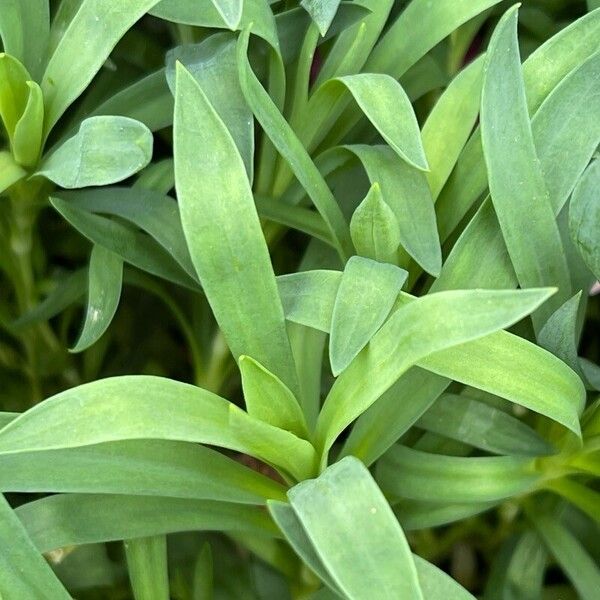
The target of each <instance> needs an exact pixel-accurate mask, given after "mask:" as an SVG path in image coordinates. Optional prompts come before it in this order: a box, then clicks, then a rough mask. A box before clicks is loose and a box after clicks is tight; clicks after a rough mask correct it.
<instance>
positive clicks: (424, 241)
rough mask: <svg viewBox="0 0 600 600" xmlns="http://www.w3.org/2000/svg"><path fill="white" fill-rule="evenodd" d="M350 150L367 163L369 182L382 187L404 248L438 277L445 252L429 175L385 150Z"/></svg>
mask: <svg viewBox="0 0 600 600" xmlns="http://www.w3.org/2000/svg"><path fill="white" fill-rule="evenodd" d="M347 150H349V151H350V152H352V153H353V154H355V155H356V156H357V157H358V158H359V159H360V161H361V162H362V163H363V166H364V168H365V170H366V172H367V175H368V177H369V181H370V182H371V183H372V184H373V183H375V182H377V183H378V184H379V185H380V187H381V195H382V197H383V199H384V201H385V202H386V204H387V205H388V206H389V207H390V208H391V209H392V211H393V212H394V214H395V215H396V220H397V221H398V226H399V228H400V243H401V245H402V247H403V248H404V249H405V250H406V251H407V252H408V254H410V256H412V257H413V258H414V259H415V260H416V261H417V262H418V263H419V265H421V267H423V269H425V271H427V272H428V273H431V274H432V275H434V276H437V275H438V274H439V272H440V269H441V266H442V252H441V249H440V240H439V235H438V231H437V223H436V218H435V210H434V206H433V198H432V196H431V191H430V189H429V184H428V183H427V177H426V174H425V173H423V172H421V171H418V170H417V169H415V168H413V167H411V166H409V165H407V164H406V163H405V162H404V161H402V160H400V159H399V158H398V157H397V156H396V155H395V154H394V152H393V151H392V150H391V149H390V148H387V147H385V146H366V145H354V146H347Z"/></svg>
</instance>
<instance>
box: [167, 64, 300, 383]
mask: <svg viewBox="0 0 600 600" xmlns="http://www.w3.org/2000/svg"><path fill="white" fill-rule="evenodd" d="M174 121H175V129H174V138H175V180H176V187H177V195H178V199H179V206H180V212H181V221H182V224H183V230H184V233H185V237H186V240H187V242H188V247H189V249H190V254H191V256H192V262H193V263H194V266H195V267H196V271H197V273H198V276H199V278H200V282H201V283H202V287H203V289H204V292H205V294H206V296H207V298H208V301H209V303H210V304H211V307H212V309H213V312H214V313H215V317H216V319H217V322H218V323H219V326H220V327H221V329H222V330H223V333H224V334H225V337H226V339H227V342H228V344H229V347H230V348H231V352H232V354H233V356H234V358H235V359H236V360H238V359H239V357H240V356H241V355H243V354H245V355H248V356H252V357H253V358H255V359H256V360H258V361H259V362H260V363H261V364H263V365H264V366H265V367H266V368H267V369H268V370H269V371H271V372H272V373H274V374H275V375H277V376H278V377H279V378H280V379H281V380H282V381H283V382H284V383H285V384H286V385H287V386H288V387H289V388H290V389H291V390H292V391H296V390H297V376H296V372H295V368H294V362H293V357H292V352H291V349H290V345H289V340H288V337H287V333H286V330H285V322H284V316H283V309H282V308H281V302H280V300H279V297H278V294H277V285H276V283H275V275H274V273H273V267H272V265H271V260H270V257H269V252H268V249H267V244H266V242H265V239H264V237H263V233H262V230H261V227H260V223H259V220H258V216H257V214H256V209H255V207H254V201H253V198H252V191H251V189H250V184H249V181H248V178H247V176H246V171H245V169H244V164H243V162H242V159H241V157H240V154H239V152H238V151H237V148H236V146H235V143H234V141H233V139H232V137H231V135H230V134H229V132H228V130H227V128H226V127H225V125H224V124H223V121H222V120H221V119H220V118H219V116H218V114H217V113H216V111H215V109H214V108H213V106H212V105H211V103H210V101H209V100H208V98H207V97H206V95H205V94H204V92H203V91H202V89H201V88H200V86H199V85H198V83H197V82H196V80H195V79H194V78H193V77H192V75H191V74H190V73H189V72H188V71H186V70H185V68H184V67H183V66H182V65H181V64H179V65H178V66H177V83H176V96H175V119H174ZM199 123H202V126H201V127H200V126H199V125H198V124H199ZM199 148H205V149H206V151H205V152H203V156H202V160H200V161H198V149H199ZM241 298H247V299H248V300H249V301H248V302H240V299H241Z"/></svg>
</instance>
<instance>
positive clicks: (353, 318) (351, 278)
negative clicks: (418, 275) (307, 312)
mask: <svg viewBox="0 0 600 600" xmlns="http://www.w3.org/2000/svg"><path fill="white" fill-rule="evenodd" d="M407 276H408V273H407V272H406V271H404V270H403V269H400V268H399V267H396V266H394V265H390V264H385V263H379V262H376V261H374V260H371V259H368V258H362V257H360V256H353V257H352V258H351V259H350V260H349V261H348V262H347V263H346V267H345V269H344V272H343V274H342V280H341V283H340V286H339V288H338V291H337V295H336V298H335V304H334V306H333V313H332V320H331V337H330V340H329V361H330V363H331V370H332V372H333V374H334V376H336V377H337V376H338V375H339V374H340V373H341V372H342V371H343V370H344V369H346V367H347V366H348V365H349V364H350V363H351V362H352V361H353V360H354V358H355V357H356V355H357V354H358V353H359V352H360V351H361V350H362V349H363V348H364V347H365V346H366V345H367V344H368V343H369V340H370V339H371V338H372V337H373V335H375V333H376V332H377V330H378V329H379V328H380V327H381V326H382V325H383V323H384V321H385V319H386V318H387V316H388V315H389V314H390V311H391V310H392V307H393V306H394V303H395V301H396V298H397V297H398V294H399V293H400V290H401V289H402V285H403V284H404V282H405V281H406V278H407Z"/></svg>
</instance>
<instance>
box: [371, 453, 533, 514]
mask: <svg viewBox="0 0 600 600" xmlns="http://www.w3.org/2000/svg"><path fill="white" fill-rule="evenodd" d="M534 465H535V459H533V458H529V457H518V456H484V457H480V456H476V457H471V456H470V457H468V458H465V457H462V456H460V457H459V456H443V455H441V454H431V453H429V452H420V451H418V450H413V449H411V448H408V447H406V446H400V445H396V446H394V447H393V448H391V449H390V450H388V452H387V453H386V454H385V455H384V457H383V458H382V459H381V460H380V461H379V462H378V463H377V471H376V472H377V481H378V483H379V485H380V486H381V488H382V489H383V491H384V492H385V493H386V494H391V495H393V496H397V497H399V498H408V499H411V500H417V501H421V502H424V501H428V500H429V501H431V500H432V499H435V501H436V502H440V503H442V502H445V503H452V502H468V503H479V502H493V501H497V500H502V499H504V498H511V497H513V496H517V495H519V494H523V493H525V492H528V491H531V490H532V489H533V488H534V487H535V485H536V484H537V483H538V481H539V480H540V478H541V475H540V474H538V473H536V472H535V470H534Z"/></svg>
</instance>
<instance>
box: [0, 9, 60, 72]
mask: <svg viewBox="0 0 600 600" xmlns="http://www.w3.org/2000/svg"><path fill="white" fill-rule="evenodd" d="M49 9H50V7H49V3H48V0H28V1H27V2H23V1H22V0H3V2H2V10H1V11H0V37H1V38H2V45H3V47H4V51H5V52H7V53H8V54H11V55H12V56H14V57H15V58H17V59H18V60H19V61H21V62H22V63H23V64H24V65H25V68H26V69H27V70H28V71H29V72H30V73H31V75H32V77H33V78H34V79H35V80H37V79H38V78H39V76H40V75H41V70H42V68H43V66H44V61H45V60H46V52H47V49H46V47H47V44H48V34H49V30H50V10H49ZM0 79H1V78H0Z"/></svg>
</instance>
